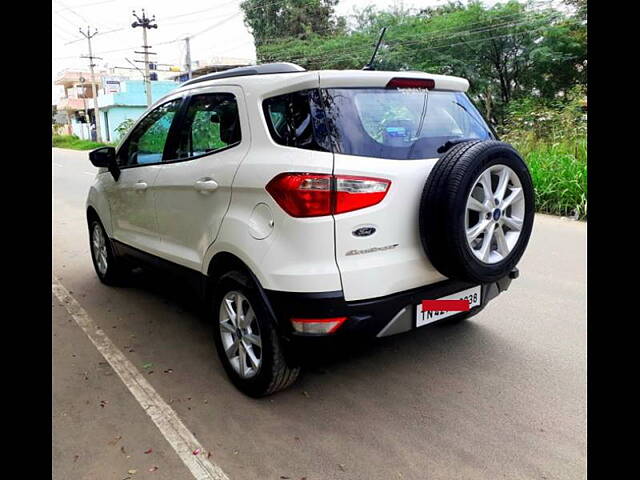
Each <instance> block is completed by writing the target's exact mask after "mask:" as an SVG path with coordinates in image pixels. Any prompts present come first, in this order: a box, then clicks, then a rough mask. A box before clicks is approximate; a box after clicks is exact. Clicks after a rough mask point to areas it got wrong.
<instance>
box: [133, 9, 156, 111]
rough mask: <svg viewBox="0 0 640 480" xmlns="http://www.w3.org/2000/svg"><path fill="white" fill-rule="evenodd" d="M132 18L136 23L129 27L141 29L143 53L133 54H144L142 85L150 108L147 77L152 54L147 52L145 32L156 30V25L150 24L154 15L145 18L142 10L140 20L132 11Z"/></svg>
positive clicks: (149, 78)
mask: <svg viewBox="0 0 640 480" xmlns="http://www.w3.org/2000/svg"><path fill="white" fill-rule="evenodd" d="M133 16H134V17H136V20H137V21H135V22H133V23H132V24H131V26H132V27H133V28H136V27H142V40H143V43H144V45H143V46H142V48H143V49H144V52H135V53H142V54H144V85H145V90H146V92H147V106H150V105H151V76H150V75H149V55H150V54H152V52H149V49H150V48H151V47H150V46H149V45H147V30H148V29H151V28H158V25H156V24H154V23H152V22H155V21H156V16H155V15H154V16H153V17H152V18H149V17H147V16H146V14H145V13H144V8H143V9H142V18H140V17H139V16H138V15H136V11H135V10H134V11H133Z"/></svg>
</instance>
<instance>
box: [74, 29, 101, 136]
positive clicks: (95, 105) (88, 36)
mask: <svg viewBox="0 0 640 480" xmlns="http://www.w3.org/2000/svg"><path fill="white" fill-rule="evenodd" d="M79 30H80V33H81V34H82V35H83V36H84V37H85V38H86V39H87V42H88V43H89V56H82V57H81V58H88V59H89V70H90V71H91V91H92V93H93V116H94V117H95V119H96V140H97V141H98V142H102V133H101V132H100V109H99V108H98V91H97V90H96V77H95V74H94V73H93V67H95V63H93V60H94V58H97V59H99V60H102V59H101V58H100V57H94V56H93V50H92V49H91V39H92V38H93V37H95V36H96V34H97V33H98V29H94V31H93V33H91V29H90V28H89V26H87V33H84V32H83V31H82V29H81V28H80V29H79ZM85 113H86V114H87V117H88V116H89V112H88V111H86V107H85ZM89 123H91V122H89ZM89 136H91V135H89Z"/></svg>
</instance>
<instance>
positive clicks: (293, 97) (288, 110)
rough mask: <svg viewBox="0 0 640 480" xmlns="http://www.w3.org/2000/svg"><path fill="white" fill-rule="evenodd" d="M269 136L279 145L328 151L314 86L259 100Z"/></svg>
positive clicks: (318, 96)
mask: <svg viewBox="0 0 640 480" xmlns="http://www.w3.org/2000/svg"><path fill="white" fill-rule="evenodd" d="M262 108H263V110H264V115H265V118H266V120H267V125H268V127H269V132H270V133H271V138H273V140H274V141H275V142H276V143H279V144H280V145H286V146H288V147H297V148H304V149H308V150H320V151H330V150H331V148H330V146H329V142H328V137H327V133H326V127H325V122H324V110H323V108H322V106H321V101H320V95H319V92H318V91H317V90H303V91H301V92H294V93H288V94H285V95H279V96H277V97H273V98H268V99H266V100H265V101H264V102H263V103H262Z"/></svg>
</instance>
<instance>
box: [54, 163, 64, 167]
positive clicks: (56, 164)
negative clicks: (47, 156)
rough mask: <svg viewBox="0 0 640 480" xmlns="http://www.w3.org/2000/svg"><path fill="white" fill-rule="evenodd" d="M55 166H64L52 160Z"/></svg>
mask: <svg viewBox="0 0 640 480" xmlns="http://www.w3.org/2000/svg"><path fill="white" fill-rule="evenodd" d="M53 164H54V165H55V166H56V167H64V165H60V164H59V163H56V162H53Z"/></svg>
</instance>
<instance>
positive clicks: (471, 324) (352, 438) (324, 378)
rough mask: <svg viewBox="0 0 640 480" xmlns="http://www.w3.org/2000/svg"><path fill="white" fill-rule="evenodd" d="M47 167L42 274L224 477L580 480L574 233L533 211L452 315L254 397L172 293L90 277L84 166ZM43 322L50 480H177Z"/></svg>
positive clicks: (160, 441) (69, 325)
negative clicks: (491, 287)
mask: <svg viewBox="0 0 640 480" xmlns="http://www.w3.org/2000/svg"><path fill="white" fill-rule="evenodd" d="M52 169H53V193H54V198H53V205H54V211H53V256H54V265H53V274H54V276H55V277H57V278H58V279H59V281H60V283H61V284H63V285H64V286H65V287H66V288H67V289H68V290H69V291H70V292H71V294H72V295H73V297H74V298H75V299H76V300H77V301H78V302H79V303H80V304H81V305H82V307H84V309H85V310H86V311H87V313H88V314H89V315H90V317H91V318H92V319H93V321H94V322H95V323H97V324H98V325H99V326H100V327H101V328H102V329H103V330H104V332H105V333H106V334H107V335H108V337H109V338H110V339H111V340H112V341H113V343H114V344H115V345H116V346H117V347H118V348H119V349H120V350H121V351H122V352H123V353H124V354H125V355H126V357H127V359H128V360H130V361H131V362H132V363H133V364H134V365H135V366H136V367H137V368H138V369H139V371H140V372H141V373H143V374H144V375H145V378H146V379H147V380H148V381H149V382H150V383H151V385H152V386H153V388H154V389H155V390H156V391H157V392H158V393H159V394H160V395H161V396H162V398H163V399H164V400H165V401H166V402H167V403H168V404H169V405H171V407H172V408H173V409H174V410H175V412H176V413H177V414H178V416H179V417H180V419H181V420H182V422H183V423H184V424H185V425H186V426H187V427H188V428H189V429H190V430H191V431H192V432H193V433H194V435H195V436H196V438H197V439H198V440H199V441H200V442H201V444H202V445H203V446H204V447H205V450H206V451H207V452H210V453H211V456H210V458H209V460H210V461H211V462H215V463H216V464H217V465H218V466H220V467H221V468H222V469H223V470H224V471H225V473H226V474H227V475H228V476H229V478H230V479H232V480H239V479H284V478H290V479H292V480H299V479H302V478H306V479H307V480H315V479H318V480H319V479H363V480H369V479H371V480H374V479H384V480H388V479H429V480H437V479H447V480H450V479H486V480H496V479H501V478H505V479H510V480H515V479H548V480H551V479H583V478H585V476H586V429H585V421H586V420H585V419H586V407H585V394H586V319H585V316H586V287H585V285H586V268H585V264H586V224H585V223H581V222H574V221H570V220H563V219H559V218H555V217H550V216H545V215H538V216H536V221H535V225H534V232H533V237H532V239H531V242H530V244H529V248H528V250H527V252H526V254H525V256H524V258H523V259H522V261H521V263H520V265H519V268H520V278H519V279H518V280H516V281H514V282H513V283H512V285H511V288H510V289H509V291H508V292H507V293H506V294H503V295H501V296H500V297H498V298H497V299H496V300H494V301H493V302H492V303H490V304H489V305H488V306H487V308H486V309H485V310H484V311H483V312H482V313H480V314H479V315H476V316H475V317H473V318H472V319H470V320H469V321H466V322H462V323H461V324H457V325H452V326H446V327H445V326H431V327H424V328H422V329H420V330H417V331H414V332H411V333H409V334H404V335H399V336H395V337H389V338H386V339H383V340H381V341H379V342H377V343H376V344H375V345H373V346H367V347H362V348H358V349H354V352H353V353H352V354H351V355H349V356H348V357H347V358H341V359H340V360H337V361H336V360H333V361H330V362H327V363H326V364H325V365H322V366H321V367H318V368H314V369H313V371H308V372H306V373H305V374H304V375H303V376H302V377H301V378H300V379H299V380H298V382H297V383H296V384H294V385H293V386H292V387H291V388H289V389H288V390H286V391H284V392H281V393H278V394H276V395H274V396H271V397H268V398H264V399H260V400H255V399H250V398H247V397H245V396H244V395H242V394H240V393H239V392H238V391H237V390H235V389H234V387H233V386H232V385H231V384H230V383H229V382H228V381H227V379H226V377H225V374H224V371H223V369H222V366H221V365H220V362H219V360H218V358H217V356H216V354H215V351H214V345H213V340H212V338H211V337H210V335H209V333H208V329H207V324H206V320H205V319H203V318H201V317H199V316H198V314H197V312H196V309H195V308H194V307H193V306H192V297H191V295H190V294H189V292H185V291H184V290H183V288H182V287H181V286H180V285H179V284H176V282H174V281H173V280H172V279H171V278H160V277H157V276H149V275H146V274H144V273H142V274H139V275H137V276H136V277H135V279H134V280H133V281H132V284H131V285H130V286H128V287H123V288H110V287H106V286H104V285H102V284H101V283H100V282H99V281H98V279H97V277H96V275H95V273H94V271H93V267H92V265H91V260H90V255H89V247H88V232H87V229H86V226H85V217H84V201H85V195H86V192H87V189H88V187H89V185H90V184H91V183H92V181H93V176H94V174H95V169H94V168H93V167H92V166H91V164H90V163H89V161H88V159H87V153H86V152H73V151H68V150H59V149H54V150H53V166H52ZM52 311H53V315H52V323H53V327H52V333H53V339H52V345H53V358H52V360H53V447H52V448H53V450H52V451H53V474H54V475H53V477H54V478H55V479H60V480H62V479H65V480H67V479H69V480H73V479H91V480H96V479H114V480H122V479H125V478H127V477H130V478H131V479H132V480H139V479H146V478H149V479H170V480H177V479H186V480H188V479H191V478H193V476H192V475H191V473H190V472H189V470H188V469H187V468H186V467H185V465H184V464H183V463H182V461H181V460H180V458H179V457H178V456H177V454H176V453H175V452H174V450H173V449H172V448H171V446H170V445H169V443H168V442H167V440H166V439H165V438H164V437H163V436H162V434H161V433H160V430H158V428H156V426H155V425H154V424H153V423H152V421H151V420H150V418H149V416H147V415H146V413H145V411H144V410H143V408H142V407H141V406H140V405H139V404H138V403H137V401H136V400H135V398H134V397H133V395H132V394H131V393H130V392H129V391H128V390H127V388H126V387H125V386H124V384H123V383H122V381H121V380H120V378H119V377H118V376H117V375H115V374H114V371H113V370H112V369H111V367H110V366H109V364H108V363H106V362H105V359H104V358H103V357H102V355H101V354H100V353H99V352H98V350H96V348H95V347H94V346H93V344H92V343H91V342H90V341H89V339H88V337H87V336H86V335H85V333H84V332H83V331H82V330H81V329H80V328H79V327H78V325H76V323H75V322H74V321H73V319H72V318H71V316H70V315H69V314H68V312H67V310H66V309H65V307H64V305H63V304H62V303H61V302H60V301H59V300H58V299H57V298H56V297H53V296H52ZM149 449H151V450H152V451H151V452H150V453H144V452H148V451H149ZM154 467H157V469H154ZM150 469H154V470H153V471H149V470H150ZM130 470H131V471H133V470H135V472H134V473H129V471H130Z"/></svg>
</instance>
